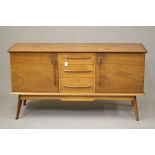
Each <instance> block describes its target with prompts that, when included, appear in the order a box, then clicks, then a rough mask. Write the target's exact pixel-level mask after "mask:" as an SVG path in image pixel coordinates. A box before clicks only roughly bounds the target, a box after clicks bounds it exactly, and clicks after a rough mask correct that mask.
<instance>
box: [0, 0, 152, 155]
mask: <svg viewBox="0 0 155 155" xmlns="http://www.w3.org/2000/svg"><path fill="white" fill-rule="evenodd" d="M154 6H155V5H154V1H153V0H141V1H139V0H107V1H105V0H88V1H86V0H77V1H75V0H55V1H52V0H42V1H41V0H3V1H2V0H1V1H0V25H1V26H2V25H3V26H6V25H7V26H14V25H16V26H17V25H20V26H21V25H23V26H28V25H29V26H31V25H34V26H36V25H40V26H42V25H50V26H57V25H58V26H73V25H74V26H86V25H90V26H94V25H96V26H98V25H99V26H103V25H106V26H118V25H119V26H135V25H143V26H146V25H147V26H154V25H155V9H154ZM154 139H155V132H154V130H1V131H0V154H4V155H7V154H16V155H18V154H20V155H21V154H23V155H28V154H37V155H41V154H45V155H47V154H53V155H57V154H63V155H73V154H75V155H81V154H84V155H87V154H89V155H101V154H102V155H103V154H119V155H124V154H127V155H128V154H130V155H131V154H137V155H138V154H149V155H151V154H155V153H154Z"/></svg>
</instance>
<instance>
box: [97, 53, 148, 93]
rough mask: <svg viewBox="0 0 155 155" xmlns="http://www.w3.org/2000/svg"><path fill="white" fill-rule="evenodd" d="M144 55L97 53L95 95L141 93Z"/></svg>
mask: <svg viewBox="0 0 155 155" xmlns="http://www.w3.org/2000/svg"><path fill="white" fill-rule="evenodd" d="M144 62H145V54H144V53H140V54H139V53H97V54H96V78H95V91H96V93H143V92H144Z"/></svg>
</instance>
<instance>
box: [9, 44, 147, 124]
mask: <svg viewBox="0 0 155 155" xmlns="http://www.w3.org/2000/svg"><path fill="white" fill-rule="evenodd" d="M146 52H147V51H146V49H145V48H144V46H143V45H142V44H138V43H106V44H105V43H87V44H86V43H79V44H71V43H16V44H14V45H13V46H12V47H11V48H10V49H9V53H10V66H11V84H12V94H15V95H18V104H17V114H16V119H18V118H19V114H20V109H21V107H22V105H26V101H27V100H35V99H59V100H62V101H81V102H83V101H93V100H129V101H130V102H131V106H132V107H133V110H134V114H135V118H136V120H137V121H138V120H139V116H138V107H137V99H136V97H137V96H142V95H144V67H145V53H146Z"/></svg>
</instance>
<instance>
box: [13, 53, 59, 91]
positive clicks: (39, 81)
mask: <svg viewBox="0 0 155 155" xmlns="http://www.w3.org/2000/svg"><path fill="white" fill-rule="evenodd" d="M57 57H58V56H57V54H56V53H11V79H12V91H13V92H42V93H45V92H49V93H50V92H58V64H57V63H58V61H57Z"/></svg>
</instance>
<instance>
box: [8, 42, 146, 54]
mask: <svg viewBox="0 0 155 155" xmlns="http://www.w3.org/2000/svg"><path fill="white" fill-rule="evenodd" d="M9 52H136V53H137V52H140V53H145V52H147V51H146V49H145V47H144V46H143V44H140V43H16V44H14V45H13V46H12V47H11V48H10V49H9Z"/></svg>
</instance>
